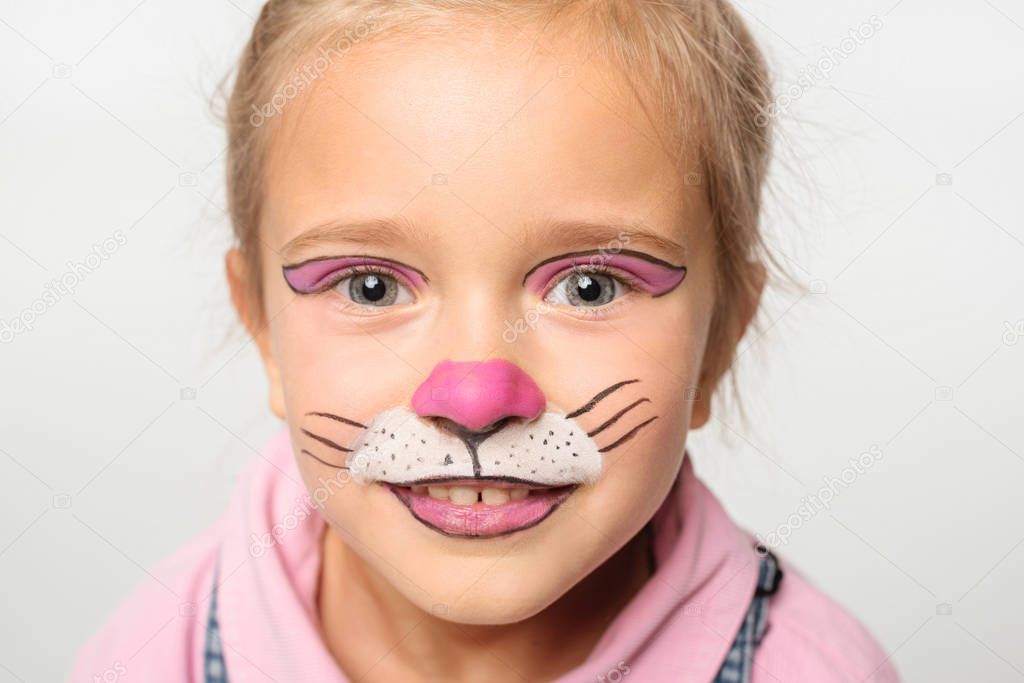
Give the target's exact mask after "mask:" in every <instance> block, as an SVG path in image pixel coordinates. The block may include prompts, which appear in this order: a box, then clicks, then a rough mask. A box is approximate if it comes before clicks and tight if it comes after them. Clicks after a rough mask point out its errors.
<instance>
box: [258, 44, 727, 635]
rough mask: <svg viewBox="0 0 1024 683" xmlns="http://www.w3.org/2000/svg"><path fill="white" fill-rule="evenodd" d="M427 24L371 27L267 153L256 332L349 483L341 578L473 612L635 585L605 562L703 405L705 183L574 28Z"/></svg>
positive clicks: (332, 539) (305, 433)
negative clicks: (544, 34) (688, 176)
mask: <svg viewBox="0 0 1024 683" xmlns="http://www.w3.org/2000/svg"><path fill="white" fill-rule="evenodd" d="M423 40H424V41H426V42H425V43H424V44H421V43H420V42H419V41H409V42H408V43H406V44H403V45H402V46H398V45H394V46H390V47H389V49H388V50H386V51H382V52H377V53H375V54H374V56H373V57H372V59H364V58H363V57H362V56H361V53H360V52H359V49H358V48H357V49H355V50H353V52H352V53H351V54H350V55H348V56H347V57H346V59H345V64H344V69H339V70H332V71H330V72H328V73H327V74H325V75H324V77H323V78H321V79H319V80H318V82H317V84H316V85H315V86H313V87H311V88H310V89H309V91H308V92H305V93H304V94H303V95H302V96H301V97H300V98H297V99H296V101H295V102H293V103H291V104H290V105H289V107H288V108H287V109H286V110H285V111H284V112H283V113H282V115H281V118H280V120H278V121H275V122H274V123H275V126H277V128H276V129H275V132H274V135H273V138H272V144H271V145H270V148H269V153H268V159H267V163H266V183H265V185H266V191H265V197H264V207H263V219H262V222H261V229H262V231H263V232H262V234H261V241H262V243H263V244H264V247H265V248H264V251H263V252H262V254H261V257H262V268H263V271H262V272H261V273H260V274H259V275H260V277H262V285H263V290H264V292H265V302H264V307H265V310H266V312H267V316H266V321H267V322H266V329H265V330H262V331H261V332H260V334H259V335H258V336H257V339H258V341H259V343H260V350H261V353H262V355H263V360H264V363H265V364H266V369H267V375H268V377H269V379H270V401H271V405H272V406H273V408H274V410H275V412H277V414H278V415H280V416H281V417H282V418H283V419H285V420H286V421H287V422H288V425H289V427H290V432H291V437H292V444H293V446H294V451H295V454H296V458H297V462H298V465H299V470H300V472H301V474H302V476H303V479H304V481H305V484H306V486H307V488H308V489H309V490H310V491H311V492H313V491H316V490H329V491H330V495H327V496H314V498H315V499H318V500H322V504H321V506H320V507H321V512H322V515H323V517H324V518H325V519H326V520H327V522H328V525H329V529H330V532H329V533H328V534H327V535H326V536H325V539H324V544H325V553H324V566H323V572H324V576H325V578H324V579H323V580H324V581H325V582H326V583H325V584H324V585H325V586H326V588H325V589H324V590H325V593H324V594H325V595H327V594H331V593H330V591H331V590H332V589H331V586H332V585H335V584H332V583H331V581H333V580H334V579H335V577H341V578H337V583H336V586H337V590H338V591H341V592H343V593H344V592H345V591H349V590H356V589H355V588H352V586H355V585H363V583H360V582H365V585H364V588H365V590H366V591H372V592H373V594H374V595H383V596H388V598H387V599H388V600H392V601H403V604H405V603H410V604H412V605H415V606H417V607H418V608H420V609H422V610H424V611H428V612H429V611H430V610H431V609H432V608H433V607H435V606H436V605H438V604H441V605H444V606H445V611H444V618H445V619H448V620H451V621H456V622H461V623H465V624H509V623H512V622H516V621H519V620H522V619H526V618H528V617H530V616H532V615H536V614H538V613H539V612H541V611H542V610H544V609H545V608H546V607H549V606H551V605H553V604H554V603H556V601H558V600H559V599H560V598H563V597H564V596H566V595H567V594H568V593H569V592H570V591H573V593H574V594H580V595H589V594H593V596H594V599H593V600H591V601H588V602H586V604H588V605H592V606H591V607H587V609H595V610H597V609H606V608H607V609H612V607H613V606H611V607H607V606H603V605H606V604H607V602H608V601H607V600H605V599H603V598H601V596H606V595H608V594H609V590H613V591H615V592H619V591H618V589H617V588H609V586H607V585H604V584H602V583H601V582H602V581H604V580H605V579H602V578H601V573H600V572H597V571H595V570H598V568H600V567H602V565H604V564H605V563H607V562H609V561H617V560H615V559H614V558H618V557H620V556H621V557H625V556H626V555H625V554H626V553H630V552H633V551H632V550H631V548H632V547H633V545H634V543H631V541H634V542H635V539H637V538H638V534H639V532H640V531H641V529H642V528H643V526H644V525H645V524H646V523H647V521H648V520H649V519H650V518H651V517H652V516H653V514H654V512H655V511H656V510H657V508H658V507H659V506H660V504H661V503H662V502H663V500H664V499H665V497H666V495H667V494H668V492H669V490H670V488H671V486H672V483H673V481H674V479H675V477H676V475H677V473H678V471H679V467H680V465H681V462H682V458H683V452H684V448H685V443H686V434H687V430H688V429H689V428H690V427H691V426H699V425H700V424H702V423H703V421H704V420H705V419H706V412H703V409H699V410H695V409H694V408H695V405H696V404H695V402H694V397H695V396H699V395H700V391H705V392H706V390H707V389H706V387H704V388H703V389H700V391H698V389H699V388H701V387H703V384H702V383H703V382H704V377H703V376H702V371H701V368H702V365H703V362H704V355H705V351H706V349H705V344H706V340H707V335H708V328H709V324H710V318H711V311H712V309H713V306H714V291H715V288H714V276H713V273H714V259H713V252H712V244H713V242H712V240H711V239H710V225H711V218H710V214H709V210H708V208H707V206H706V202H705V200H704V193H703V189H702V188H700V187H697V186H693V185H692V184H691V185H687V184H685V183H683V182H682V180H681V174H683V173H685V172H686V171H688V170H689V168H687V167H686V164H685V163H683V162H680V161H679V160H677V159H675V158H673V157H672V156H671V155H669V154H667V153H666V151H665V150H664V148H663V147H662V146H661V145H659V144H657V142H656V141H657V140H658V135H657V132H656V130H655V129H654V128H653V124H652V123H651V121H649V120H648V119H647V118H646V117H645V116H644V114H643V113H642V109H641V108H640V107H639V106H638V105H637V103H636V101H635V100H633V99H631V98H632V96H631V95H627V93H628V88H625V87H624V86H623V84H622V83H621V82H620V81H619V80H617V76H615V75H614V74H613V72H612V71H610V70H609V67H607V66H606V65H601V64H598V63H597V62H596V61H595V62H593V63H586V64H585V65H584V59H583V58H582V56H580V55H577V54H573V52H572V51H573V50H574V49H575V46H574V45H575V44H573V43H572V42H571V41H570V42H567V43H566V44H565V46H564V47H563V48H562V49H563V50H564V52H562V53H561V54H559V55H557V56H556V55H544V54H532V56H530V58H529V59H527V56H528V55H529V54H530V52H531V46H532V43H530V42H529V41H523V40H520V39H515V38H510V37H507V36H502V37H501V38H500V40H499V39H497V38H496V39H495V41H493V42H491V43H488V47H487V49H486V50H484V49H482V48H478V47H474V44H472V41H469V43H464V42H460V41H457V40H455V41H454V42H453V39H452V38H451V37H450V36H449V37H448V38H447V39H446V41H447V42H437V43H433V42H430V41H429V39H426V38H424V39H423ZM455 43H458V44H457V45H456V44H455ZM497 45H500V46H501V47H496V46H497ZM417 46H418V47H417ZM467 50H469V51H470V52H471V53H474V54H476V52H479V55H478V56H479V59H472V60H469V61H467V59H466V51H467ZM425 55H429V58H427V57H425ZM560 60H570V61H571V63H574V64H578V65H581V66H578V67H577V68H576V70H575V72H574V75H573V78H572V79H557V78H553V75H554V74H557V73H558V64H559V63H560ZM581 88H583V89H585V90H586V92H589V93H590V94H591V95H592V96H582V97H581V96H580V93H581V90H580V89H581ZM395 93H401V97H395V96H394V94H395ZM341 95H344V96H343V97H341ZM439 177H441V178H443V182H442V181H438V180H437V179H438V178H439ZM510 331H511V332H510ZM339 471H340V472H343V473H345V475H346V477H347V483H345V484H344V485H343V486H340V487H337V486H334V487H325V485H324V482H325V481H327V480H331V479H333V478H335V477H336V476H337V475H338V474H339ZM630 557H632V555H630ZM346 595H347V593H346ZM338 599H339V600H341V599H342V598H338ZM346 599H347V598H346ZM382 599H383V598H382ZM325 605H326V603H325ZM326 608H327V607H325V609H326ZM574 609H581V608H580V607H578V606H577V607H575V608H574ZM594 623H601V622H600V619H599V618H598V617H596V616H595V621H594Z"/></svg>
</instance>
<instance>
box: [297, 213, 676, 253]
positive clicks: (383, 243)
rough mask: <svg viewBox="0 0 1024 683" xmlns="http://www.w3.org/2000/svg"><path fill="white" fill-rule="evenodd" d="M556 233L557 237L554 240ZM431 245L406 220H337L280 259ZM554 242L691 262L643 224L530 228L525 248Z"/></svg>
mask: <svg viewBox="0 0 1024 683" xmlns="http://www.w3.org/2000/svg"><path fill="white" fill-rule="evenodd" d="M552 233H553V234H554V235H556V237H555V239H554V240H551V235H552ZM410 238H411V239H413V240H414V241H417V242H427V241H429V237H428V236H427V234H426V233H425V232H423V231H422V230H421V229H420V228H419V227H418V226H416V224H415V223H413V222H412V221H411V220H409V219H408V218H406V217H405V216H401V215H399V216H396V217H394V218H372V219H368V220H362V221H353V222H348V221H342V220H334V221H328V222H326V223H321V224H319V225H315V226H313V227H312V228H309V229H307V230H305V231H303V232H302V233H300V234H299V235H297V236H295V237H293V238H292V239H290V240H288V241H287V242H285V244H284V246H282V247H281V249H280V255H281V256H282V257H283V258H284V259H285V260H288V259H289V258H290V257H291V255H292V254H294V253H296V252H301V251H302V250H304V249H307V248H309V247H315V246H318V245H320V244H324V243H337V242H349V243H353V244H359V245H367V246H377V247H390V246H394V245H396V244H400V243H402V242H405V241H407V240H409V239H410ZM551 241H554V242H555V243H557V245H558V246H559V247H562V248H565V249H567V250H568V251H574V250H578V249H586V248H588V247H600V248H605V249H609V248H619V249H621V248H622V247H623V246H625V245H626V244H629V245H634V246H643V245H646V246H648V247H653V248H654V249H656V250H661V251H664V252H668V253H669V254H671V255H673V256H675V257H680V258H682V260H683V261H685V260H687V259H688V256H689V249H688V246H687V243H686V241H685V240H683V241H678V242H677V241H675V240H672V239H669V238H668V237H664V236H662V235H659V234H658V232H657V231H656V230H654V229H653V228H651V227H649V226H648V225H646V224H645V223H643V222H642V221H633V222H608V223H601V222H594V221H585V220H584V221H580V220H574V221H550V222H547V223H544V224H542V225H541V226H538V227H530V228H527V230H526V232H525V235H524V238H523V246H524V247H530V246H533V245H536V246H541V245H543V246H545V247H549V246H550V242H551Z"/></svg>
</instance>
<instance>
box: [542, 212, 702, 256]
mask: <svg viewBox="0 0 1024 683" xmlns="http://www.w3.org/2000/svg"><path fill="white" fill-rule="evenodd" d="M552 233H554V234H555V235H557V237H555V239H553V240H552V239H551V237H550V235H551V234H552ZM544 242H555V243H557V244H558V246H560V247H564V248H566V249H567V250H569V251H574V250H577V249H586V248H588V247H598V248H602V249H612V250H615V249H618V250H621V249H622V248H623V247H625V246H627V245H629V246H633V247H635V246H647V247H652V248H654V249H655V250H660V251H663V252H667V253H668V254H669V255H671V256H672V258H671V259H670V260H678V259H681V260H682V261H684V262H685V261H686V260H688V257H689V248H688V247H687V243H686V240H685V239H683V240H681V241H676V240H673V239H670V238H668V237H665V236H663V235H660V234H658V231H657V230H655V229H654V228H652V227H650V226H648V225H647V224H645V223H643V222H642V221H634V222H627V223H617V222H611V223H598V222H592V221H554V222H550V223H545V224H544V225H543V226H542V229H531V230H529V231H528V232H527V236H526V239H525V243H526V244H527V245H530V244H531V243H536V244H538V245H539V244H541V243H544ZM544 246H548V244H545V245H544Z"/></svg>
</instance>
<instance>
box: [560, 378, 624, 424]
mask: <svg viewBox="0 0 1024 683" xmlns="http://www.w3.org/2000/svg"><path fill="white" fill-rule="evenodd" d="M639 381H640V380H638V379H627V380H625V381H624V382H619V383H617V384H613V385H611V386H610V387H608V388H607V389H604V390H603V391H600V392H598V394H597V396H595V397H594V398H592V399H590V400H589V401H588V402H587V404H586V405H584V406H583V407H581V408H577V409H576V410H574V411H572V412H571V413H569V414H568V415H566V416H565V419H567V420H570V419H572V418H574V417H579V416H580V415H582V414H583V413H585V412H587V411H589V410H592V409H593V408H594V406H596V405H597V404H598V403H600V402H601V401H602V400H603V399H604V398H606V397H607V396H608V395H609V394H611V393H613V392H615V391H618V390H619V389H621V388H622V387H624V386H626V385H627V384H633V383H634V382H639Z"/></svg>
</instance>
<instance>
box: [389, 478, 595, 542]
mask: <svg viewBox="0 0 1024 683" xmlns="http://www.w3.org/2000/svg"><path fill="white" fill-rule="evenodd" d="M380 483H381V484H382V485H383V486H386V487H387V488H388V489H390V490H391V492H392V493H393V494H394V495H395V496H396V497H397V498H398V499H399V500H400V501H401V502H402V503H403V504H404V505H405V507H406V508H407V509H408V510H409V512H410V514H412V516H413V517H415V518H416V519H417V520H418V521H419V522H421V523H423V524H424V525H426V526H427V527H429V528H430V529H433V530H434V531H437V532H438V533H441V534H444V535H445V536H458V537H464V538H466V537H469V538H491V537H494V536H504V535H506V534H511V533H514V532H516V531H523V530H524V529H529V528H530V527H533V526H536V525H537V524H539V523H541V522H542V521H544V520H545V519H547V517H548V516H549V515H550V514H551V513H552V512H554V511H555V510H556V509H557V508H558V506H560V505H561V504H562V503H564V502H565V500H566V499H567V498H568V497H569V496H570V495H572V493H573V491H575V490H576V488H577V486H578V484H570V485H567V486H545V485H542V484H536V483H534V482H527V481H524V480H519V479H511V478H510V479H439V480H431V481H419V482H414V483H409V484H408V485H399V484H391V483H387V482H380Z"/></svg>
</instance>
